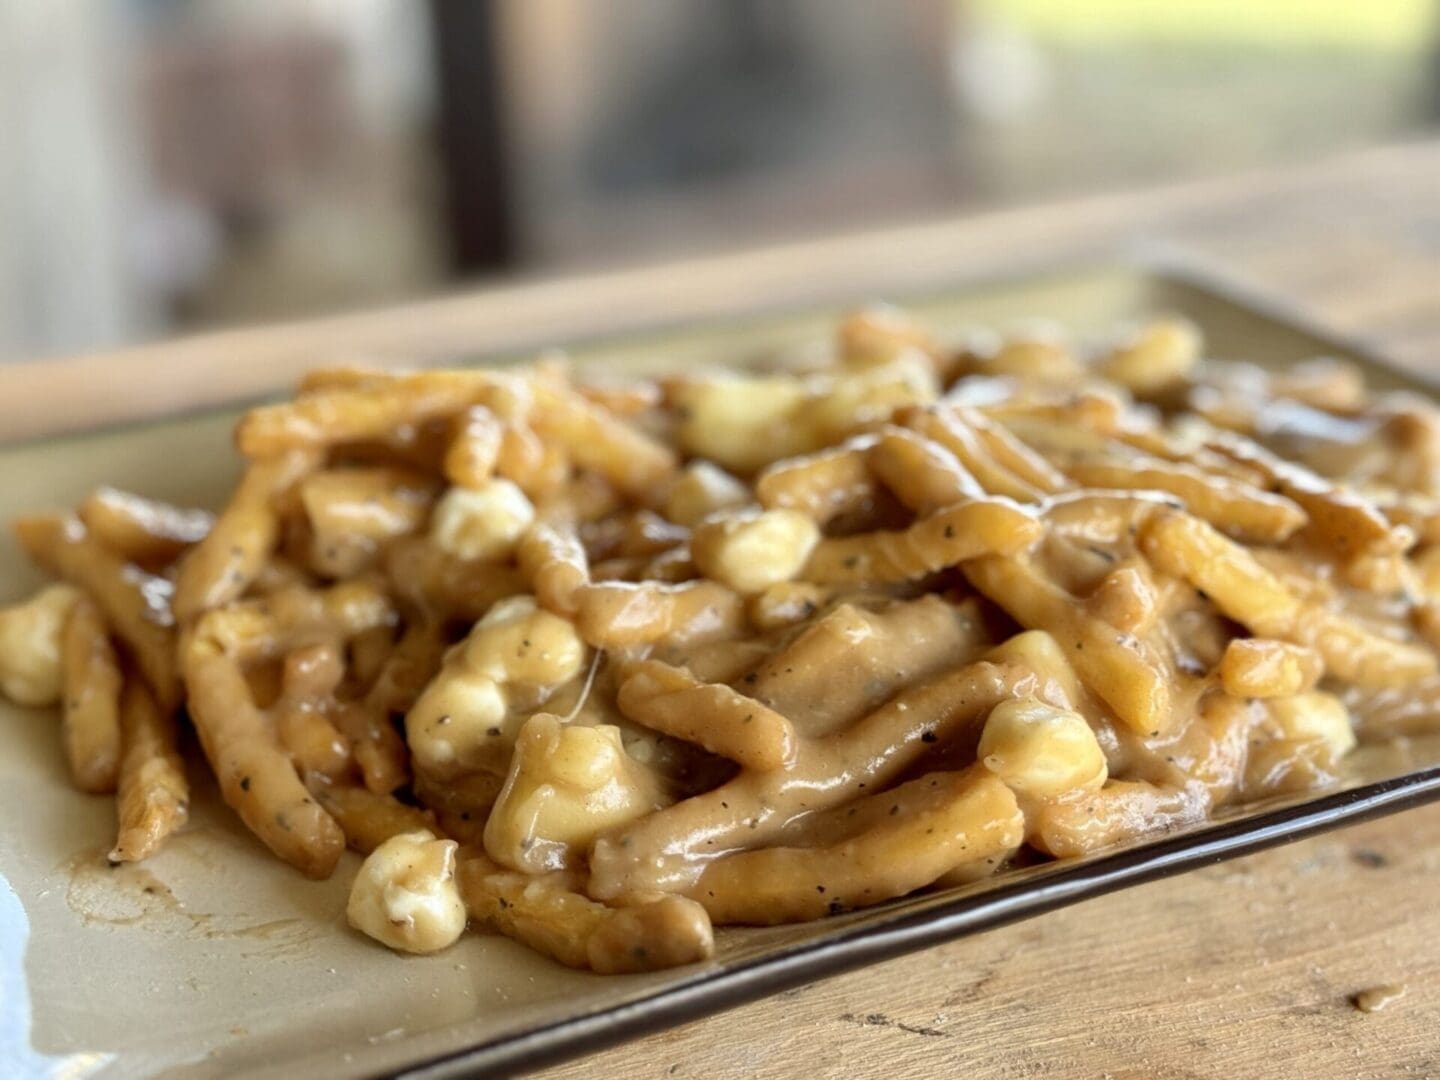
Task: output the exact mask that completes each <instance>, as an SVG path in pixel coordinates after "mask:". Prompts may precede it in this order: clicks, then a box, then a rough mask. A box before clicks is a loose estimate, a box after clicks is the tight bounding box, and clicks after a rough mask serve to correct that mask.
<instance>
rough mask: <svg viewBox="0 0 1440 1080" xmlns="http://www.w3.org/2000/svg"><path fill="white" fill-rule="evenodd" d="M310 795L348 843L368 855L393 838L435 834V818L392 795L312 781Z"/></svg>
mask: <svg viewBox="0 0 1440 1080" xmlns="http://www.w3.org/2000/svg"><path fill="white" fill-rule="evenodd" d="M310 793H311V794H312V795H314V796H315V800H316V802H318V803H319V804H320V806H321V808H322V809H323V810H324V811H325V812H326V813H327V814H329V815H330V816H331V817H332V818H334V819H335V821H336V822H337V823H338V824H339V826H340V828H341V830H342V831H343V832H344V833H345V841H346V843H348V844H349V845H350V847H351V848H353V849H354V850H355V851H358V852H360V853H361V854H362V855H368V854H370V852H372V851H374V850H375V849H376V848H377V847H379V846H380V845H381V844H383V843H384V842H385V841H386V840H389V839H390V838H391V837H392V836H399V835H400V834H401V833H409V832H417V831H419V830H422V829H425V830H429V831H430V832H432V833H433V832H435V831H437V829H438V826H437V825H436V824H435V815H434V814H433V813H432V812H431V811H429V810H423V809H421V808H420V807H418V806H410V805H409V804H407V803H402V802H401V801H400V800H399V799H397V798H395V796H393V795H380V794H376V793H375V792H373V791H370V790H368V789H367V788H363V787H352V786H348V785H343V784H329V783H325V782H324V781H315V780H312V781H311V783H310Z"/></svg>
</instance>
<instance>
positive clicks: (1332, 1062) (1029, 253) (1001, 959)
mask: <svg viewBox="0 0 1440 1080" xmlns="http://www.w3.org/2000/svg"><path fill="white" fill-rule="evenodd" d="M1174 250H1179V251H1182V252H1185V253H1187V254H1191V255H1199V256H1200V257H1202V258H1203V259H1205V260H1207V261H1210V262H1213V263H1215V264H1218V265H1220V266H1223V267H1225V268H1226V269H1228V270H1230V271H1232V272H1239V273H1240V274H1242V275H1244V276H1246V277H1248V278H1249V279H1250V280H1251V281H1253V282H1255V283H1257V284H1259V285H1261V286H1263V287H1264V288H1266V289H1268V290H1270V291H1272V292H1276V293H1279V294H1281V295H1284V296H1286V297H1288V298H1289V299H1291V300H1294V301H1298V302H1300V303H1302V304H1304V305H1305V306H1307V307H1309V308H1311V309H1312V310H1313V311H1315V312H1316V313H1317V314H1318V315H1319V316H1320V317H1321V318H1322V319H1323V320H1324V321H1326V322H1328V323H1330V324H1332V325H1334V326H1335V327H1337V328H1339V329H1341V330H1345V331H1348V332H1350V333H1352V334H1354V335H1356V336H1359V337H1361V338H1363V339H1366V340H1368V341H1370V342H1372V343H1374V344H1376V345H1378V346H1380V347H1381V348H1383V349H1385V350H1386V351H1388V352H1389V353H1390V354H1392V355H1394V356H1396V357H1397V358H1399V359H1401V360H1402V361H1405V362H1407V363H1409V364H1412V365H1414V366H1416V367H1428V368H1432V369H1435V368H1440V142H1434V143H1426V144H1421V145H1413V146H1403V147H1392V148H1383V149H1378V150H1372V151H1367V152H1365V153H1362V154H1357V155H1353V156H1350V157H1346V158H1342V159H1337V160H1334V161H1329V162H1323V163H1318V164H1314V165H1306V166H1303V167H1295V168H1290V169H1286V170H1279V171H1272V172H1265V173H1260V174H1254V175H1249V176H1243V177H1238V178H1230V179H1221V180H1209V181H1203V182H1198V183H1193V184H1188V185H1185V186H1183V187H1177V188H1169V189H1164V190H1158V191H1151V192H1143V193H1133V194H1117V195H1105V196H1100V197H1095V198H1090V199H1086V200H1082V201H1078V202H1072V203H1066V204H1062V205H1056V206H1048V207H1039V208H1032V209H1023V210H1014V211H1007V212H1004V213H998V214H989V215H985V216H982V217H975V218H970V219H961V220H955V221H946V222H937V223H930V224H924V225H917V226H911V227H907V228H903V229H893V230H888V231H883V232H874V233H866V234H860V235H855V236H848V237H838V238H828V239H823V240H815V241H810V242H806V243H801V244H791V245H787V246H784V247H776V248H771V249H766V250H762V251H755V252H747V253H740V254H735V255H728V256H723V257H718V258H710V259H705V260H696V261H691V262H687V263H680V264H676V265H673V266H668V267H661V268H654V269H643V268H642V269H633V270H625V271H621V272H615V273H608V274H603V275H594V276H589V277H585V278H570V279H564V280H556V281H546V282H535V283H526V284H519V285H510V286H507V287H505V288H503V289H488V290H484V291H481V292H478V293H474V294H470V295H464V296H457V297H454V298H449V299H442V300H436V301H431V302H427V303H424V304H416V305H411V306H408V307H405V308H401V309H396V310H393V311H385V312H371V313H365V314H359V315H353V316H339V317H334V318H328V319H323V320H312V321H309V322H305V323H300V324H293V325H289V326H279V327H270V328H263V329H256V330H241V331H232V332H227V333H224V334H213V335H206V336H203V337H196V338H191V339H185V340H181V341H177V342H172V343H167V344H163V345H156V346H147V347H141V348H135V349H128V350H122V351H119V352H115V353H107V354H102V355H95V356H88V357H79V358H74V359H71V360H66V361H61V362H52V363H45V364H22V365H17V366H13V367H10V368H6V369H0V439H6V438H20V437H24V436H26V435H30V434H37V433H40V432H43V431H58V430H67V429H74V428H77V427H83V426H86V425H91V424H95V423H100V422H105V421H109V420H118V419H126V418H134V417H139V416H147V415H159V414H163V413H166V412H170V411H174V410H176V409H179V408H194V407H196V406H199V405H202V404H213V403H218V402H223V401H231V400H235V399H236V398H241V397H249V396H255V395H257V394H262V393H265V392H268V391H271V390H274V389H276V388H278V387H279V386H281V385H283V384H285V383H287V382H289V381H291V380H292V379H293V378H294V377H295V376H296V375H297V374H298V372H300V371H302V370H304V369H305V368H307V367H309V366H313V365H316V364H320V363H325V362H330V361H333V360H334V359H336V358H337V357H342V356H345V357H348V356H354V355H357V354H359V355H362V356H378V357H405V356H416V357H421V358H424V357H443V356H445V355H447V354H459V353H473V352H475V351H477V350H479V351H486V352H494V351H508V350H514V349H522V348H528V347H531V346H535V345H539V344H543V343H546V342H551V341H555V340H559V339H562V338H567V337H571V336H577V335H578V336H585V335H591V334H597V333H609V332H616V331H625V330H628V329H633V328H636V327H641V326H647V325H651V324H654V323H656V322H673V321H676V320H686V319H694V318H700V317H709V316H719V315H726V314H733V313H736V312H740V311H745V310H753V309H755V308H775V307H783V306H785V305H789V304H796V303H801V302H805V301H812V300H817V299H840V300H851V299H865V298H869V297H873V296H875V295H883V294H886V293H901V292H904V291H906V290H909V289H924V288H932V289H933V288H934V287H936V286H937V285H944V284H953V283H959V282H963V281H966V280H973V279H975V278H979V277H984V276H989V275H993V274H998V273H1012V272H1017V271H1020V270H1024V269H1026V268H1030V267H1035V266H1040V265H1044V264H1046V263H1049V262H1052V261H1056V260H1061V261H1064V260H1073V259H1077V258H1085V257H1105V256H1113V255H1116V254H1125V253H1131V252H1135V251H1141V252H1152V253H1153V252H1157V251H1159V252H1166V251H1174ZM1437 896H1440V807H1432V808H1429V809H1426V810H1420V811H1412V812H1410V813H1407V814H1404V815H1400V816H1397V817H1393V818H1388V819H1384V820H1381V821H1378V822H1374V823H1371V824H1367V825H1363V826H1357V827H1354V828H1351V829H1348V830H1345V831H1343V832H1340V833H1335V834H1331V835H1328V836H1325V837H1320V838H1317V839H1314V840H1310V841H1306V842H1304V843H1300V844H1296V845H1293V846H1291V847H1288V848H1282V849H1279V850H1276V851H1272V852H1268V853H1265V854H1262V855H1258V856H1253V857H1250V858H1248V859H1245V860H1241V861H1239V862H1234V863H1228V864H1225V865H1221V866H1216V867H1213V868H1211V869H1208V870H1203V871H1199V872H1196V873H1192V874H1189V875H1186V876H1184V877H1180V878H1175V879H1172V880H1170V881H1166V882H1159V883H1155V884H1152V885H1147V886H1144V887H1141V888H1137V889H1131V890H1127V891H1124V892H1121V893H1117V894H1114V895H1112V896H1109V897H1105V898H1102V899H1099V900H1094V901H1091V902H1088V903H1086V904H1083V905H1080V906H1077V907H1074V908H1070V909H1067V910H1065V911H1061V912H1058V913H1054V914H1051V915H1047V916H1044V917H1042V918H1039V919H1035V920H1032V921H1029V922H1026V923H1022V924H1019V925H1017V926H1014V927H1010V928H1006V929H1003V930H998V931H994V932H992V933H989V934H985V935H981V936H979V937H975V938H970V939H966V940H963V941H959V942H955V943H953V944H949V945H945V946H941V947H938V948H935V949H931V950H928V951H926V952H923V953H919V954H916V955H914V956H911V957H907V958H904V959H901V960H896V961H892V962H890V963H887V964H883V965H879V966H877V967H874V968H870V969H867V970H865V971H861V972H857V973H854V974H851V975H848V976H843V977H840V978H836V979H833V980H829V981H826V982H822V983H819V984H816V985H813V986H809V987H805V988H801V989H799V990H796V991H792V992H789V993H786V994H782V995H780V996H778V997H776V998H772V999H770V1000H767V1001H762V1002H758V1003H755V1004H753V1005H749V1006H746V1007H743V1008H741V1009H737V1010H734V1011H732V1012H730V1013H727V1014H724V1015H722V1016H718V1017H714V1018H711V1019H708V1020H703V1021H699V1022H696V1023H693V1024H690V1025H688V1026H685V1027H682V1028H679V1029H676V1030H674V1031H671V1032H666V1033H662V1034H659V1035H656V1036H653V1037H651V1038H648V1039H643V1040H640V1041H637V1042H634V1043H631V1044H629V1045H626V1046H623V1047H619V1048H616V1049H614V1050H611V1051H607V1052H604V1053H601V1054H598V1055H594V1056H592V1057H591V1058H589V1059H587V1060H584V1061H581V1062H576V1063H573V1064H570V1065H567V1066H563V1067H560V1068H557V1069H553V1070H550V1071H549V1072H547V1073H546V1074H545V1075H546V1076H548V1077H551V1078H555V1080H558V1078H561V1077H565V1078H571V1077H576V1078H578V1077H591V1076H611V1075H618V1076H632V1077H636V1078H642V1077H651V1076H662V1077H663V1076H678V1077H706V1078H711V1077H714V1078H728V1077H752V1076H753V1077H790V1076H797V1075H798V1076H807V1077H816V1078H819V1077H839V1076H884V1077H887V1078H888V1080H902V1078H909V1077H930V1076H948V1075H963V1076H974V1077H1024V1076H1101V1075H1108V1076H1112V1077H1158V1078H1169V1077H1177V1078H1178V1077H1255V1076H1277V1077H1279V1076H1297V1075H1299V1076H1307V1077H1330V1076H1346V1077H1349V1076H1411V1075H1414V1076H1428V1075H1440V903H1437V902H1436V898H1437ZM1386 983H1403V984H1405V985H1406V987H1407V988H1408V993H1407V994H1406V996H1405V997H1404V998H1402V999H1401V1000H1399V1001H1398V1002H1396V1003H1395V1004H1393V1005H1391V1006H1390V1007H1389V1008H1388V1009H1387V1010H1385V1011H1383V1012H1377V1013H1369V1014H1367V1013H1363V1012H1360V1011H1359V1010H1358V1009H1357V1008H1355V1006H1354V1005H1353V1004H1352V1003H1351V998H1352V996H1353V995H1354V994H1356V993H1358V992H1360V991H1362V990H1364V989H1367V988H1369V987H1372V986H1376V985H1380V984H1386Z"/></svg>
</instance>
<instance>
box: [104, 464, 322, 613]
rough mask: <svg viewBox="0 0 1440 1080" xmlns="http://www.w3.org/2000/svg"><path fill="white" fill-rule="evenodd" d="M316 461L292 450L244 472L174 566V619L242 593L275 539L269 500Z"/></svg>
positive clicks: (276, 525)
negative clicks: (203, 533)
mask: <svg viewBox="0 0 1440 1080" xmlns="http://www.w3.org/2000/svg"><path fill="white" fill-rule="evenodd" d="M318 463H319V459H318V457H317V456H316V455H314V454H313V453H305V452H292V453H287V454H282V455H280V456H278V457H273V458H266V459H263V460H259V461H255V462H253V463H252V464H251V465H250V466H249V467H248V468H247V469H246V470H245V475H244V476H243V477H242V478H241V480H240V485H239V486H238V487H237V488H236V489H235V494H234V495H232V496H231V498H230V502H229V504H228V505H227V506H226V507H225V509H224V510H223V511H222V512H221V514H220V516H219V517H218V518H216V520H215V524H214V526H213V527H212V528H211V530H210V532H209V533H208V534H207V535H206V537H205V539H204V540H202V541H200V542H199V543H198V544H196V545H195V546H194V547H193V548H191V549H190V551H189V552H188V553H187V555H186V556H185V559H184V561H183V562H182V563H181V564H180V572H179V575H178V576H177V577H176V579H175V598H174V601H173V605H172V606H173V607H174V610H175V617H176V618H177V619H178V620H180V621H181V622H182V623H184V622H189V621H191V620H192V619H194V618H195V617H197V616H198V615H200V614H201V613H202V612H205V611H209V610H210V609H211V608H215V607H219V606H220V605H222V604H226V603H229V602H230V601H231V600H234V599H236V598H237V597H239V596H242V595H243V594H244V592H245V590H246V589H247V588H248V587H249V586H250V584H251V583H252V582H253V581H254V580H255V579H256V578H257V577H258V576H259V575H260V573H261V572H262V570H263V568H264V566H265V562H266V560H267V559H269V557H270V555H271V554H272V553H273V552H274V550H275V545H276V543H277V542H278V541H279V539H280V522H279V519H278V517H277V516H276V512H275V507H274V503H275V500H276V499H277V498H279V497H280V496H281V495H282V494H283V493H284V492H285V491H286V490H288V489H289V488H290V487H292V486H293V485H294V484H295V483H296V482H297V481H299V479H300V478H301V477H302V476H304V475H305V474H306V473H308V472H310V471H311V470H313V469H314V468H315V467H316V466H317V464H318ZM118 629H119V628H118V627H117V630H118Z"/></svg>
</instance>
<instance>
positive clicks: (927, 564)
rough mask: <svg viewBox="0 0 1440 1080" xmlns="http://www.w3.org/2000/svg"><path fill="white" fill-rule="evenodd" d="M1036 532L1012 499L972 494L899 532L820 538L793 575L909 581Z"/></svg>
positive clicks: (823, 580)
mask: <svg viewBox="0 0 1440 1080" xmlns="http://www.w3.org/2000/svg"><path fill="white" fill-rule="evenodd" d="M1040 533H1041V526H1040V522H1039V521H1038V520H1037V519H1036V518H1035V517H1034V516H1032V515H1031V514H1028V513H1026V512H1025V511H1024V510H1022V509H1020V508H1019V507H1018V506H1016V505H1015V504H1013V503H1010V502H1006V501H1002V500H999V499H989V498H986V499H976V500H974V501H972V502H965V503H960V504H958V505H956V506H951V507H947V508H945V509H944V510H939V511H936V512H935V513H934V514H932V515H930V516H929V517H927V518H922V519H920V520H919V521H917V522H916V523H915V524H914V525H911V526H910V528H908V529H906V530H905V531H904V532H873V533H860V534H858V535H855V536H845V537H829V538H826V539H823V540H821V541H820V542H819V543H818V544H817V545H816V546H815V549H814V551H813V552H811V554H810V559H809V561H808V562H806V564H805V567H804V569H803V570H801V572H800V575H799V576H800V578H801V580H803V581H811V582H815V583H816V584H819V585H840V584H847V585H848V584H856V585H860V584H872V583H881V584H893V583H896V582H901V581H913V580H915V579H916V578H921V577H924V576H926V575H927V574H934V573H937V572H938V571H941V570H945V569H948V568H949V567H952V566H958V565H960V564H961V563H963V562H965V561H967V560H969V559H974V558H977V557H979V556H982V555H991V554H996V553H999V554H1003V555H1014V554H1015V553H1016V552H1019V551H1021V550H1023V549H1024V548H1026V547H1028V546H1029V545H1030V544H1032V543H1034V542H1035V541H1036V540H1037V539H1039V537H1040Z"/></svg>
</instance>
